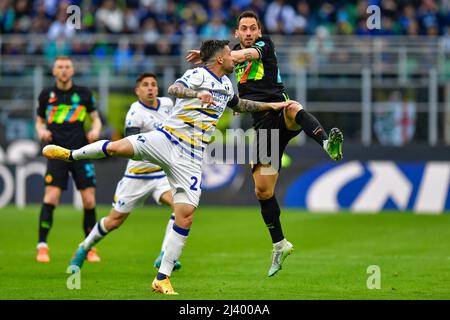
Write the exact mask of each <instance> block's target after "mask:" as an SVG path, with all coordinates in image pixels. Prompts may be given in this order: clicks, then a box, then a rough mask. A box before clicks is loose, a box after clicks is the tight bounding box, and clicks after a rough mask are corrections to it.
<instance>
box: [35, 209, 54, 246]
mask: <svg viewBox="0 0 450 320" xmlns="http://www.w3.org/2000/svg"><path fill="white" fill-rule="evenodd" d="M53 210H55V206H54V205H52V204H48V203H43V204H42V208H41V214H40V215H39V242H47V236H48V233H49V232H50V228H51V227H52V224H53Z"/></svg>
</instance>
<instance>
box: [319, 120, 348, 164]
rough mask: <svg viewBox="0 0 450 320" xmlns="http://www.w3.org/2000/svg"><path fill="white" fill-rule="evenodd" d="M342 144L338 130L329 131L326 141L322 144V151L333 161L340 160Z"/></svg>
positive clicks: (342, 139)
mask: <svg viewBox="0 0 450 320" xmlns="http://www.w3.org/2000/svg"><path fill="white" fill-rule="evenodd" d="M343 143H344V135H343V134H342V132H341V130H339V129H338V128H333V129H331V130H330V134H329V135H328V141H327V143H325V144H324V149H325V151H326V152H327V153H328V155H329V156H330V158H331V159H332V160H334V161H337V160H342V158H343V157H344V156H343V155H342V144H343Z"/></svg>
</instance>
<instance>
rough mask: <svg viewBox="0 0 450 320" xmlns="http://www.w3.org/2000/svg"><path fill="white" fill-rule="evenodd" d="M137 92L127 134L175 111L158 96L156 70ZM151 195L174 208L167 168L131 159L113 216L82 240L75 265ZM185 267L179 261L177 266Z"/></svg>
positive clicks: (142, 78) (145, 129) (144, 129)
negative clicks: (165, 170)
mask: <svg viewBox="0 0 450 320" xmlns="http://www.w3.org/2000/svg"><path fill="white" fill-rule="evenodd" d="M135 93H136V95H137V97H138V101H136V102H134V103H133V104H132V105H131V107H130V109H129V111H128V113H127V116H126V119H125V136H130V135H134V134H138V133H141V132H149V131H152V130H155V129H156V128H158V127H159V126H161V124H162V123H163V122H164V121H165V120H166V119H167V117H168V116H169V115H170V113H171V112H172V108H173V102H172V99H170V98H167V97H160V98H158V79H157V78H156V76H155V75H154V74H152V73H143V74H141V75H139V77H138V78H137V80H136V87H135ZM149 195H152V197H153V199H154V200H155V202H156V203H158V204H165V205H168V206H170V207H171V208H172V209H173V201H172V193H171V189H170V185H169V182H168V181H167V177H166V174H165V173H164V171H163V169H162V168H161V167H159V166H157V165H154V164H152V163H150V162H143V161H134V160H129V161H128V165H127V168H126V169H125V173H124V176H123V178H122V180H120V181H119V183H118V184H117V188H116V192H115V195H114V202H113V208H112V209H111V212H110V214H109V216H107V217H104V218H102V219H101V220H100V221H99V223H97V224H96V226H95V227H94V229H93V231H92V232H91V233H90V234H89V235H88V236H87V237H86V239H85V240H84V241H83V242H82V243H81V244H80V246H79V248H78V250H77V251H76V253H75V255H74V256H73V258H72V260H71V261H70V264H71V265H75V266H78V267H79V268H81V267H82V265H83V262H84V260H85V259H86V255H87V252H89V250H90V249H91V248H92V247H93V246H94V245H95V244H96V243H98V242H99V241H100V240H101V239H102V238H103V237H104V236H105V235H106V234H107V233H109V232H110V231H112V230H114V229H117V228H118V227H120V226H121V225H122V224H123V223H124V221H125V220H126V219H127V218H128V216H129V215H130V213H131V211H132V210H133V209H134V208H136V207H137V206H141V205H142V204H143V203H144V202H145V200H146V199H147V198H148V196H149ZM174 220H175V214H173V213H172V215H171V218H170V220H169V222H168V223H167V227H166V234H165V237H164V241H163V244H162V246H161V252H160V254H159V256H158V258H157V259H156V261H155V263H154V266H155V267H156V268H159V267H160V265H161V260H162V257H163V254H164V246H165V243H166V238H167V234H168V232H169V231H170V230H171V229H172V226H173V222H174ZM180 268H181V263H180V262H179V261H176V263H175V265H174V270H178V269H180Z"/></svg>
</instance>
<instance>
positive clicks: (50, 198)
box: [44, 190, 60, 206]
mask: <svg viewBox="0 0 450 320" xmlns="http://www.w3.org/2000/svg"><path fill="white" fill-rule="evenodd" d="M59 198H60V193H59V192H56V191H53V190H51V191H46V192H45V195H44V203H48V204H52V205H54V206H57V205H58V204H59Z"/></svg>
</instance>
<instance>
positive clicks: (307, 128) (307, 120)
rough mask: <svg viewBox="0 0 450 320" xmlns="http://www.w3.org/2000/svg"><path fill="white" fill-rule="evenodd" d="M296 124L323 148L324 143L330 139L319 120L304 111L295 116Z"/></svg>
mask: <svg viewBox="0 0 450 320" xmlns="http://www.w3.org/2000/svg"><path fill="white" fill-rule="evenodd" d="M295 122H296V123H297V124H299V125H300V126H301V127H302V129H303V131H304V132H305V133H306V134H307V135H308V136H309V137H311V138H313V139H314V140H316V141H317V143H318V144H320V145H321V146H323V141H324V140H327V139H328V135H327V133H326V132H325V130H324V129H323V127H322V125H321V124H320V122H319V120H317V119H316V117H314V116H313V115H312V114H311V113H309V112H306V111H305V110H304V109H302V110H300V111H299V112H297V114H296V115H295Z"/></svg>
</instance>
